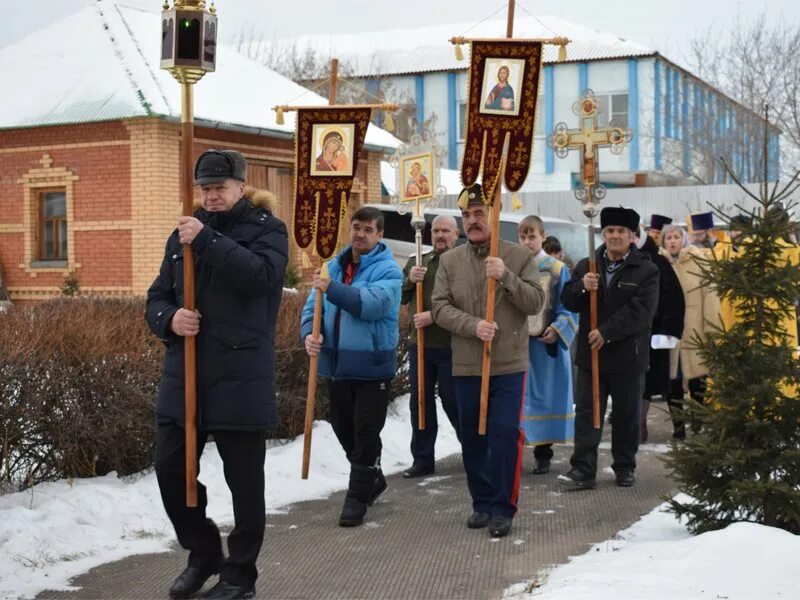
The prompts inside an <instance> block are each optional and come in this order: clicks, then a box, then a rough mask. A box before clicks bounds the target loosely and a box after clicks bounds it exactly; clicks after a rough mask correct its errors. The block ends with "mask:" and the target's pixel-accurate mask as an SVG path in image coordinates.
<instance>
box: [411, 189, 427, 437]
mask: <svg viewBox="0 0 800 600" xmlns="http://www.w3.org/2000/svg"><path fill="white" fill-rule="evenodd" d="M421 213H422V210H421V206H420V202H419V200H417V210H416V212H415V213H414V218H413V219H411V225H412V226H413V227H414V229H415V230H416V233H415V235H414V238H415V241H416V243H417V266H418V267H421V266H422V230H423V229H424V228H425V218H424V217H423V216H422V214H421ZM422 293H423V282H421V281H418V282H417V314H420V313H422V312H423V311H424V310H425V303H424V301H423V297H422ZM417 413H418V415H417V428H418V429H419V430H420V431H424V430H425V330H424V329H422V328H419V329H417Z"/></svg>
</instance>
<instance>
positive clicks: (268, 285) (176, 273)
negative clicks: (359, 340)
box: [145, 150, 288, 598]
mask: <svg viewBox="0 0 800 600" xmlns="http://www.w3.org/2000/svg"><path fill="white" fill-rule="evenodd" d="M246 167H247V164H246V162H245V159H244V157H243V156H242V155H241V154H240V153H238V152H235V151H232V150H223V151H216V150H210V151H208V152H204V153H203V154H202V155H201V156H200V158H199V159H198V161H197V165H196V167H195V183H196V184H197V185H199V186H200V188H201V191H202V200H203V208H201V209H200V210H198V211H197V212H195V214H194V216H192V217H180V219H179V220H178V228H177V230H175V231H174V232H173V233H172V235H171V236H170V237H169V240H168V241H167V247H166V252H165V255H164V260H163V262H162V264H161V271H160V273H159V275H158V277H157V278H156V280H155V281H154V282H153V285H152V286H150V289H149V290H148V292H147V312H146V315H145V316H146V319H147V324H148V325H149V326H150V329H151V330H152V331H153V333H155V334H156V335H157V336H158V337H160V338H161V339H162V340H163V341H164V342H165V344H166V346H167V349H166V352H165V354H164V374H163V376H162V378H161V383H160V385H159V388H158V405H157V407H156V417H157V422H158V434H157V439H156V449H155V467H156V476H157V478H158V487H159V489H160V491H161V498H162V501H163V502H164V508H165V509H166V511H167V515H168V516H169V518H170V520H171V521H172V524H173V526H174V527H175V533H176V534H177V536H178V541H179V542H180V544H181V546H183V547H184V548H186V549H187V550H189V551H190V554H189V561H188V566H187V567H186V569H185V570H184V571H183V572H182V573H181V574H180V575H179V576H178V578H177V579H176V580H175V582H174V583H173V584H172V587H171V588H170V590H169V595H170V597H171V598H190V597H192V596H193V595H194V594H195V593H197V592H198V591H199V590H200V589H201V588H202V587H203V584H204V583H205V582H206V580H207V579H208V578H209V577H211V576H212V575H213V574H214V573H217V572H219V574H220V578H219V582H218V583H217V584H216V585H215V586H214V587H213V588H212V589H211V590H210V591H209V592H208V593H206V595H205V596H203V597H204V598H249V597H251V596H252V595H253V594H254V593H255V587H254V586H255V581H256V577H257V576H258V572H257V570H256V558H258V553H259V550H260V549H261V543H262V541H263V539H264V527H265V521H264V458H265V452H266V446H265V432H266V431H267V430H268V429H271V428H274V427H275V424H276V423H275V421H276V409H275V321H276V319H277V314H278V307H279V306H280V302H281V293H282V289H283V277H284V271H285V269H286V261H287V255H288V237H287V234H286V226H285V225H284V224H283V223H282V222H281V221H279V220H278V219H276V218H275V217H274V216H272V212H271V211H270V208H269V204H270V202H271V201H273V200H274V197H273V196H272V195H271V194H268V193H264V192H259V193H256V192H255V191H249V190H247V189H245V186H244V182H245V179H246ZM183 244H191V246H192V248H193V250H194V254H195V259H194V260H195V299H196V303H197V310H196V311H194V312H192V311H188V310H186V309H184V308H181V307H182V306H183V294H184V286H183V283H184V282H183V247H184V246H183ZM190 336H194V337H196V343H197V408H198V411H197V412H198V423H197V450H198V452H197V455H198V460H199V457H200V455H201V454H202V452H203V446H204V445H205V442H206V438H207V437H208V435H209V434H213V436H214V442H215V443H216V446H217V450H218V451H219V454H220V456H221V457H222V462H223V465H224V468H225V480H226V482H227V483H228V487H229V488H230V490H231V495H232V496H233V513H234V516H235V525H234V528H233V531H231V533H230V534H229V535H228V558H225V557H224V556H223V552H222V542H221V539H220V534H219V530H218V529H217V526H216V525H215V524H214V522H213V521H212V520H211V519H208V518H206V488H205V486H203V484H202V483H200V482H198V484H197V500H198V505H197V507H196V508H187V506H186V496H185V484H184V481H185V456H186V454H185V433H184V430H183V427H184V423H185V416H184V385H183V384H184V367H183V365H184V353H183V346H184V343H183V340H184V339H185V338H187V337H190Z"/></svg>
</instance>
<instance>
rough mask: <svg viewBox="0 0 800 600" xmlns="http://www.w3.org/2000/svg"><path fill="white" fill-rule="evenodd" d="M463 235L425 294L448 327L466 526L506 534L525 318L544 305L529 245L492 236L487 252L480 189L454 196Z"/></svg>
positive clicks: (514, 493) (513, 497) (517, 441)
mask: <svg viewBox="0 0 800 600" xmlns="http://www.w3.org/2000/svg"><path fill="white" fill-rule="evenodd" d="M459 206H460V207H461V216H462V220H463V223H462V226H463V228H464V233H465V234H466V236H467V239H468V240H469V241H468V243H466V244H463V245H462V246H458V247H456V248H454V249H453V250H450V251H448V252H446V253H445V254H443V255H442V257H441V258H440V259H439V261H440V264H439V271H438V272H437V274H436V285H435V288H434V291H433V297H432V311H431V312H432V314H433V319H434V321H435V322H436V323H437V324H438V325H439V326H440V327H443V328H444V329H447V330H449V331H450V332H451V334H452V336H451V347H452V350H453V376H454V379H455V383H456V406H457V413H458V422H459V428H460V431H461V444H462V456H463V460H464V470H465V471H466V473H467V485H468V486H469V491H470V495H471V496H472V508H473V513H472V515H471V516H470V517H469V519H467V527H469V528H470V529H480V528H483V527H487V526H488V527H489V533H490V534H491V535H492V537H503V536H505V535H508V532H509V531H510V529H511V521H512V519H513V517H514V514H515V513H516V510H517V497H518V495H519V477H520V470H521V467H522V445H523V441H524V436H523V433H522V430H521V429H520V412H521V408H522V401H523V397H524V383H525V373H526V371H527V369H528V325H527V322H528V315H534V314H536V313H538V312H539V311H540V310H541V309H542V306H543V303H544V296H545V295H544V291H543V290H542V288H541V286H540V285H539V274H538V269H537V267H536V262H535V261H534V260H533V255H532V254H531V252H530V250H528V249H527V248H525V247H524V246H521V245H519V244H514V243H511V242H505V241H502V240H500V242H499V248H498V256H497V257H490V256H489V242H490V237H491V228H490V226H489V221H488V216H489V207H488V206H486V205H485V204H484V200H483V193H482V190H481V186H480V185H478V184H475V185H472V186H470V187H468V188H466V189H464V190H463V191H462V192H461V195H460V196H459ZM489 277H491V278H493V279H495V280H496V281H497V284H496V285H497V287H496V294H495V313H494V318H495V320H494V322H492V323H489V322H487V321H485V320H484V319H483V315H484V314H485V311H486V290H487V278H489ZM489 340H491V341H492V364H491V378H490V383H489V414H488V425H487V432H486V433H487V434H486V435H485V436H481V435H478V414H479V406H480V394H481V364H482V360H483V343H484V341H489Z"/></svg>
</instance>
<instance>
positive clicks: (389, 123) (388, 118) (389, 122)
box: [383, 112, 394, 133]
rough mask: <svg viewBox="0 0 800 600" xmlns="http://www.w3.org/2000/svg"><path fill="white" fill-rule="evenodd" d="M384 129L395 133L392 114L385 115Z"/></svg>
mask: <svg viewBox="0 0 800 600" xmlns="http://www.w3.org/2000/svg"><path fill="white" fill-rule="evenodd" d="M383 128H384V129H385V130H386V131H388V132H390V133H393V132H394V119H393V118H392V113H390V112H387V113H385V115H384V117H383Z"/></svg>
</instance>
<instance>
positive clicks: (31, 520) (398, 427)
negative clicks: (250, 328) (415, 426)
mask: <svg viewBox="0 0 800 600" xmlns="http://www.w3.org/2000/svg"><path fill="white" fill-rule="evenodd" d="M439 423H440V424H441V425H440V427H439V435H438V437H437V442H436V452H437V457H439V458H442V457H444V456H447V455H449V454H452V453H454V452H458V451H459V444H458V440H457V439H456V436H455V432H454V431H453V429H452V428H451V427H450V426H449V423H448V420H447V417H446V416H445V415H444V412H443V411H442V410H441V406H439ZM381 438H382V440H383V467H384V470H385V471H386V472H387V473H396V472H398V471H401V470H403V469H405V468H407V467H408V466H410V464H411V453H410V451H409V449H408V444H409V441H410V440H411V425H410V417H409V408H408V396H407V395H406V396H401V397H399V398H398V399H397V400H396V401H395V402H394V403H392V404H391V405H390V407H389V416H388V418H387V420H386V426H385V427H384V429H383V433H382V435H381ZM302 452H303V439H302V436H300V437H298V438H296V439H295V440H293V441H292V442H290V443H288V444H285V445H275V446H274V447H270V448H269V449H268V450H267V459H266V464H265V468H264V471H265V473H266V481H267V486H266V494H265V496H266V505H267V512H272V513H275V512H279V511H281V510H284V507H286V506H287V505H289V504H291V503H294V502H299V501H302V500H312V499H321V498H327V497H328V496H329V495H330V494H331V493H333V492H335V491H337V490H340V489H344V488H345V487H347V475H348V473H349V463H348V462H347V459H346V458H345V456H344V453H343V452H342V451H341V448H340V447H339V443H338V442H337V441H336V436H335V435H334V433H333V430H332V429H331V427H330V425H329V424H328V423H327V422H324V421H317V422H315V424H314V433H313V438H312V452H311V470H310V476H309V479H308V480H306V481H303V480H302V479H300V466H301V458H302ZM200 480H201V481H202V482H203V483H204V484H205V485H206V486H207V488H208V515H209V516H210V517H211V518H212V519H214V520H215V521H216V522H217V523H218V524H220V525H223V526H225V525H232V524H233V509H232V506H231V500H230V493H229V492H228V488H227V486H226V484H225V479H224V476H223V473H222V462H221V460H220V458H219V454H218V452H217V449H216V446H215V445H214V444H213V443H210V444H208V445H207V446H206V449H205V451H204V452H203V457H202V460H201V465H200ZM173 539H174V532H173V530H172V526H171V525H170V523H169V520H168V519H167V517H166V515H165V514H164V509H163V507H162V505H161V497H160V495H159V492H158V484H157V482H156V477H155V473H153V472H150V473H143V474H140V475H137V476H134V477H131V478H126V479H125V480H120V479H118V478H117V477H116V476H115V475H113V474H110V475H108V476H106V477H98V478H92V479H78V480H73V481H58V482H55V483H45V484H41V485H38V486H36V487H34V488H33V489H31V490H27V491H25V492H19V493H16V494H8V495H6V496H0V598H9V597H11V598H16V597H32V596H35V595H36V594H37V593H39V592H40V591H42V590H44V589H70V588H69V585H68V582H69V580H70V578H72V577H75V576H76V575H79V574H81V573H83V572H85V571H87V570H89V569H91V568H93V567H95V566H97V565H100V564H103V563H106V562H110V561H113V560H118V559H120V558H123V557H125V556H129V555H132V554H142V553H148V552H162V551H166V550H168V549H169V547H170V544H171V543H172V541H173Z"/></svg>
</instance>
